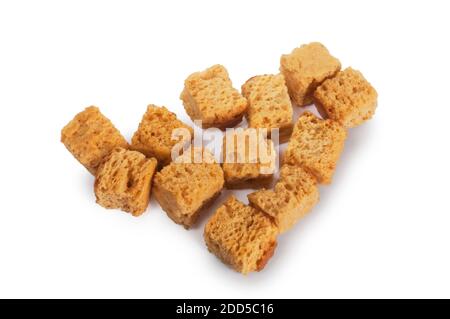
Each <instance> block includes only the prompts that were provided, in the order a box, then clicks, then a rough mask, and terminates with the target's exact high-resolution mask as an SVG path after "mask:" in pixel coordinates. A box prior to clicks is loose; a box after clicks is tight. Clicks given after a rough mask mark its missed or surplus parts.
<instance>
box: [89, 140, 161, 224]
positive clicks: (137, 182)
mask: <svg viewBox="0 0 450 319" xmlns="http://www.w3.org/2000/svg"><path fill="white" fill-rule="evenodd" d="M156 166H157V161H156V159H155V158H150V159H148V158H146V157H145V156H144V155H143V154H142V153H139V152H136V151H130V150H126V149H123V148H117V149H115V150H113V151H112V152H111V154H110V155H108V156H107V157H106V159H105V161H104V162H103V163H102V164H101V165H100V166H99V168H98V171H97V176H96V178H95V184H94V191H95V196H96V198H97V203H98V204H100V205H101V206H103V207H105V208H120V209H121V210H123V211H125V212H129V213H131V214H132V215H133V216H140V215H141V214H142V213H144V212H145V210H146V209H147V206H148V202H149V200H150V192H151V184H152V177H153V174H154V173H155V170H156Z"/></svg>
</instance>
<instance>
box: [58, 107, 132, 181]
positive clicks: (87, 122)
mask: <svg viewBox="0 0 450 319" xmlns="http://www.w3.org/2000/svg"><path fill="white" fill-rule="evenodd" d="M61 142H62V143H63V144H64V145H65V146H66V148H67V149H68V150H69V152H71V153H72V155H73V156H74V157H75V158H76V159H77V160H78V161H79V162H80V163H81V164H82V165H84V166H85V167H86V168H87V169H88V170H89V172H91V174H92V175H95V173H96V172H97V168H98V166H99V165H100V163H101V162H102V160H103V159H104V158H105V156H107V155H109V153H111V151H112V150H113V149H114V148H116V147H124V148H128V143H127V141H126V140H125V138H124V137H123V136H122V135H121V134H120V132H119V131H118V130H117V129H116V128H115V127H114V125H113V124H112V123H111V121H110V120H109V119H107V118H106V117H105V116H104V115H103V114H102V113H100V110H99V109H98V108H97V107H95V106H90V107H88V108H86V109H85V110H84V111H82V112H80V113H78V114H77V115H76V116H75V117H74V118H73V120H71V121H70V122H69V123H68V124H67V125H66V126H65V127H64V128H63V129H62V131H61Z"/></svg>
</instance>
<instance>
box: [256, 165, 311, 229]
mask: <svg viewBox="0 0 450 319" xmlns="http://www.w3.org/2000/svg"><path fill="white" fill-rule="evenodd" d="M247 197H248V200H249V202H250V205H251V206H253V207H255V208H257V209H259V210H261V211H263V212H264V213H266V214H268V215H269V216H271V217H272V218H273V220H274V221H275V224H276V225H277V226H278V230H279V232H280V233H284V232H286V231H287V230H289V229H291V228H292V227H293V226H294V225H295V224H296V223H297V222H298V221H299V220H300V219H301V218H303V216H305V215H306V214H307V213H308V212H309V211H310V210H311V209H312V208H313V207H314V205H315V204H316V203H317V202H318V201H319V189H318V187H317V181H316V179H315V178H314V176H312V175H311V174H310V173H308V172H307V171H306V170H304V169H303V168H301V167H299V166H292V165H283V166H282V168H281V171H280V179H279V180H278V182H277V183H276V184H275V187H274V189H273V190H272V189H271V190H268V189H261V190H259V191H256V192H254V193H250V194H248V195H247Z"/></svg>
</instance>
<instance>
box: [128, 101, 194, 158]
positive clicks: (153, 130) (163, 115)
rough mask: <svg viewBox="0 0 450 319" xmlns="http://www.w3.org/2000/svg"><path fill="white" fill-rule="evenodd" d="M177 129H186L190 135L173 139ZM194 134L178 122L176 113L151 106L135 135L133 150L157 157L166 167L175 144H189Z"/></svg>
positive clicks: (190, 128) (132, 142)
mask: <svg viewBox="0 0 450 319" xmlns="http://www.w3.org/2000/svg"><path fill="white" fill-rule="evenodd" d="M175 129H185V130H186V133H189V134H187V135H185V136H179V137H177V139H172V133H173V132H174V130H175ZM193 134H194V131H193V129H192V127H190V126H188V125H186V124H185V123H183V122H181V121H180V120H178V119H177V116H176V115H175V113H172V112H170V111H169V110H168V109H167V108H165V107H164V106H163V107H159V106H156V105H153V104H150V105H149V106H148V107H147V111H146V112H145V114H144V116H143V117H142V120H141V123H140V124H139V127H138V129H137V131H136V132H135V133H134V135H133V138H132V140H131V148H132V149H133V150H136V151H139V152H141V153H143V154H145V155H146V156H147V157H155V158H156V159H157V160H158V163H159V164H160V166H164V165H167V164H169V163H170V162H171V160H172V156H171V155H172V154H171V152H172V148H173V147H174V146H175V144H177V143H179V142H183V143H184V144H187V143H189V142H190V141H191V139H192V138H193Z"/></svg>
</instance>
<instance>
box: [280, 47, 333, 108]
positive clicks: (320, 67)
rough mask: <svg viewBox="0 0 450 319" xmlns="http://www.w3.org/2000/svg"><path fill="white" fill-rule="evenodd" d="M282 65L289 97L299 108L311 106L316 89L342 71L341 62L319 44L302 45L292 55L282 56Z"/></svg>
mask: <svg viewBox="0 0 450 319" xmlns="http://www.w3.org/2000/svg"><path fill="white" fill-rule="evenodd" d="M280 64H281V66H280V71H281V73H283V75H284V77H285V79H286V84H287V87H288V90H289V95H290V96H291V99H292V100H293V101H294V102H295V103H296V104H297V105H298V106H305V105H308V104H311V103H312V94H313V92H314V90H315V89H316V87H317V86H319V85H320V84H321V83H322V82H323V81H325V80H326V79H328V78H331V77H333V76H335V75H336V74H337V73H338V72H339V70H340V69H341V63H340V62H339V60H338V59H336V58H335V57H333V56H332V55H330V53H329V52H328V50H327V48H326V47H325V46H324V45H323V44H321V43H318V42H312V43H310V44H305V45H302V46H300V47H299V48H296V49H294V50H293V51H292V52H291V53H290V54H287V55H282V56H281V61H280Z"/></svg>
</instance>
